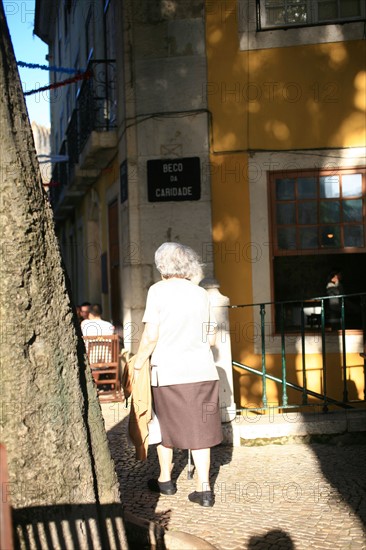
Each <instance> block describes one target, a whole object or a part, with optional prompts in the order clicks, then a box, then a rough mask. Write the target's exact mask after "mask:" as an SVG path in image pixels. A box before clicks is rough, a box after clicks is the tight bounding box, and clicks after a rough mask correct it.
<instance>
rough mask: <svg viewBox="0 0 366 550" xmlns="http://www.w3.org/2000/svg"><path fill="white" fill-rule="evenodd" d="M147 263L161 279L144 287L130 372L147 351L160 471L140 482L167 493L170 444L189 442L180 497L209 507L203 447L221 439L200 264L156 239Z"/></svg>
mask: <svg viewBox="0 0 366 550" xmlns="http://www.w3.org/2000/svg"><path fill="white" fill-rule="evenodd" d="M155 264H156V267H157V269H158V271H159V272H160V274H161V276H162V280H161V281H159V282H158V283H155V284H154V285H152V286H151V287H150V289H149V292H148V296H147V301H146V309H145V313H144V316H143V322H144V323H145V328H144V332H143V335H142V338H141V342H140V346H139V350H138V353H137V357H136V361H135V371H134V377H135V383H138V371H139V369H141V368H142V365H143V364H144V362H145V361H146V360H147V359H148V358H149V357H150V356H151V385H152V393H153V402H154V410H155V413H156V415H157V417H158V420H159V423H160V428H161V437H162V441H161V443H160V444H159V445H158V446H157V452H158V458H159V464H160V475H159V477H158V479H150V480H149V481H148V487H149V489H150V490H152V491H155V492H159V493H162V494H164V495H173V494H175V492H176V490H177V489H176V486H175V484H174V482H173V481H172V479H171V471H172V459H173V448H174V447H176V448H179V449H191V450H192V456H193V460H194V464H195V467H196V473H197V480H196V490H195V491H194V492H193V493H191V494H189V495H188V498H189V500H190V501H191V502H195V503H197V504H200V505H201V506H207V507H208V506H213V503H214V498H213V492H212V490H211V489H210V484H209V471H210V451H211V447H213V446H215V445H218V444H219V443H220V442H221V441H222V431H221V420H220V409H219V376H218V373H217V369H216V366H215V363H214V360H213V355H212V351H211V346H212V345H214V332H215V330H214V329H215V323H216V322H215V319H214V316H213V314H212V311H211V307H210V302H209V296H208V293H207V292H206V290H204V289H203V288H201V287H199V286H198V284H196V283H198V282H199V280H200V278H201V277H202V268H201V264H200V261H199V257H198V255H197V254H196V252H195V251H194V250H192V249H191V248H189V247H187V246H184V245H182V244H179V243H171V242H170V243H164V244H162V245H161V246H160V247H159V248H158V250H157V251H156V253H155ZM194 281H196V282H194Z"/></svg>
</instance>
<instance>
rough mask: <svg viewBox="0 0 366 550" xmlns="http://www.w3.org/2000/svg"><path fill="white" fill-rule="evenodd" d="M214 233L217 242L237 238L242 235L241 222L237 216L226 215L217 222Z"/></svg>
mask: <svg viewBox="0 0 366 550" xmlns="http://www.w3.org/2000/svg"><path fill="white" fill-rule="evenodd" d="M212 234H213V240H214V241H215V242H221V241H224V240H231V239H234V240H236V239H238V238H239V237H240V235H241V223H240V221H239V220H238V218H236V217H233V216H224V217H223V219H222V220H221V221H220V222H218V223H216V224H215V226H214V227H213V231H212Z"/></svg>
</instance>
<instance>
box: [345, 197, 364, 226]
mask: <svg viewBox="0 0 366 550" xmlns="http://www.w3.org/2000/svg"><path fill="white" fill-rule="evenodd" d="M343 221H344V222H361V221H362V199H358V200H354V201H343Z"/></svg>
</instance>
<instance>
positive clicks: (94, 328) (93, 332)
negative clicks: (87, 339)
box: [81, 304, 114, 336]
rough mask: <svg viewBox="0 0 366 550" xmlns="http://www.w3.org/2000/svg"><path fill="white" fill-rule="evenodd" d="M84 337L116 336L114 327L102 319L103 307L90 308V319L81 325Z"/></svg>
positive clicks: (93, 306) (95, 305)
mask: <svg viewBox="0 0 366 550" xmlns="http://www.w3.org/2000/svg"><path fill="white" fill-rule="evenodd" d="M81 332H82V333H83V336H109V335H111V334H114V326H113V325H112V324H111V323H109V322H108V321H104V320H103V319H102V306H101V305H100V304H93V305H92V306H91V307H90V311H89V319H84V321H83V322H82V323H81Z"/></svg>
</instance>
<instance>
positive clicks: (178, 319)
mask: <svg viewBox="0 0 366 550" xmlns="http://www.w3.org/2000/svg"><path fill="white" fill-rule="evenodd" d="M142 320H143V322H144V323H154V324H156V325H158V326H159V337H158V341H157V344H156V347H155V349H154V351H153V353H152V357H151V365H152V376H151V378H152V380H151V384H152V385H153V386H170V385H174V384H188V383H192V382H205V381H209V380H218V379H219V375H218V372H217V369H216V365H215V363H214V360H213V355H212V351H211V347H210V344H209V340H208V336H207V332H208V331H210V332H211V334H212V333H213V332H214V328H215V326H216V325H217V323H216V320H215V318H214V315H213V313H212V309H211V306H210V300H209V295H208V293H207V291H206V290H205V289H204V288H202V287H200V286H197V285H196V284H194V283H192V282H191V281H188V280H186V279H179V278H171V279H166V280H163V281H159V282H158V283H155V284H154V285H153V286H151V287H150V289H149V292H148V295H147V301H146V309H145V313H144V316H143V319H142Z"/></svg>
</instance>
